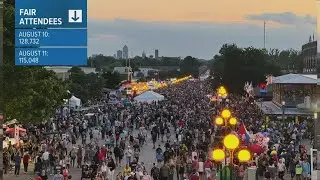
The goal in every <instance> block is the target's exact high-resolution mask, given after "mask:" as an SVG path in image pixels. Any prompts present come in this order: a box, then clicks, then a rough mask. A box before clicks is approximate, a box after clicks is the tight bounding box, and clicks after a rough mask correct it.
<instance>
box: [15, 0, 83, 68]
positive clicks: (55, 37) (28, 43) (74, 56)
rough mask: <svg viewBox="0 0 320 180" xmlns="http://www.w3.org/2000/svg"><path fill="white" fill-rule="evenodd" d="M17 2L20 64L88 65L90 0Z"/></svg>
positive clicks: (16, 56) (17, 40) (17, 47)
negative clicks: (88, 4) (88, 6)
mask: <svg viewBox="0 0 320 180" xmlns="http://www.w3.org/2000/svg"><path fill="white" fill-rule="evenodd" d="M15 3H16V5H15V47H16V49H15V64H16V65H18V66H66V65H76V66H77V65H87V44H88V42H87V0H68V1H65V0H47V1H45V2H44V1H42V0H16V1H15Z"/></svg>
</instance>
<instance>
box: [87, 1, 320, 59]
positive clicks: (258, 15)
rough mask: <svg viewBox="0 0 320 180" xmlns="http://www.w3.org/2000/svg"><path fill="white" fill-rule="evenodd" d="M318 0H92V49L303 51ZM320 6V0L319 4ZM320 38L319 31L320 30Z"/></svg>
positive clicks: (208, 55)
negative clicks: (232, 45)
mask: <svg viewBox="0 0 320 180" xmlns="http://www.w3.org/2000/svg"><path fill="white" fill-rule="evenodd" d="M316 7H317V3H316V1H315V0H281V1H279V0H268V1H266V0H241V1H239V0H223V1H222V0H199V1H195V0H116V1H115V0H102V1H101V0H89V1H88V18H89V19H88V38H89V44H88V50H89V51H88V52H89V55H92V54H104V55H111V56H112V55H113V54H115V53H116V51H117V50H119V49H122V47H123V46H124V45H127V46H128V47H129V56H136V55H140V56H141V54H142V52H143V51H145V52H146V54H147V55H154V50H155V49H159V55H160V56H171V57H185V56H188V55H190V56H194V57H197V58H201V59H212V57H213V56H214V55H216V54H218V53H219V49H220V48H221V46H222V45H223V44H225V43H235V44H237V45H238V46H239V47H249V46H253V47H256V48H263V46H264V38H263V34H264V33H263V32H264V31H263V29H264V28H263V24H264V21H266V48H267V49H270V48H278V49H280V50H284V49H290V48H293V49H296V50H301V46H302V44H304V43H306V42H308V40H309V36H310V35H312V34H313V33H314V34H315V36H317V34H320V33H317V18H316V17H317V14H319V15H320V11H317V8H316ZM319 7H320V3H319ZM319 37H320V35H319Z"/></svg>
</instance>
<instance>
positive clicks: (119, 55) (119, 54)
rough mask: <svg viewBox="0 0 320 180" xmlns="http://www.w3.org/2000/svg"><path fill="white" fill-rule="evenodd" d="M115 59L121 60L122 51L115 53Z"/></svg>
mask: <svg viewBox="0 0 320 180" xmlns="http://www.w3.org/2000/svg"><path fill="white" fill-rule="evenodd" d="M117 59H122V51H121V50H118V51H117Z"/></svg>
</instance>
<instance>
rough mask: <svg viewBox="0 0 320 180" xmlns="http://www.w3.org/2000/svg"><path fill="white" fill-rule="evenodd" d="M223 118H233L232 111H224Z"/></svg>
mask: <svg viewBox="0 0 320 180" xmlns="http://www.w3.org/2000/svg"><path fill="white" fill-rule="evenodd" d="M221 116H222V117H223V118H225V119H229V118H230V117H231V111H230V110H229V109H224V110H223V111H222V112H221Z"/></svg>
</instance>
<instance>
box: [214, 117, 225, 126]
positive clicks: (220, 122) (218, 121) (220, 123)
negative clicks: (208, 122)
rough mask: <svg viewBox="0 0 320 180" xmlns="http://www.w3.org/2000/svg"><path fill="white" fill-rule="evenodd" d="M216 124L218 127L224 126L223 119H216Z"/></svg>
mask: <svg viewBox="0 0 320 180" xmlns="http://www.w3.org/2000/svg"><path fill="white" fill-rule="evenodd" d="M215 123H216V125H218V126H221V125H223V123H224V122H223V119H222V118H221V117H216V119H215Z"/></svg>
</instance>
